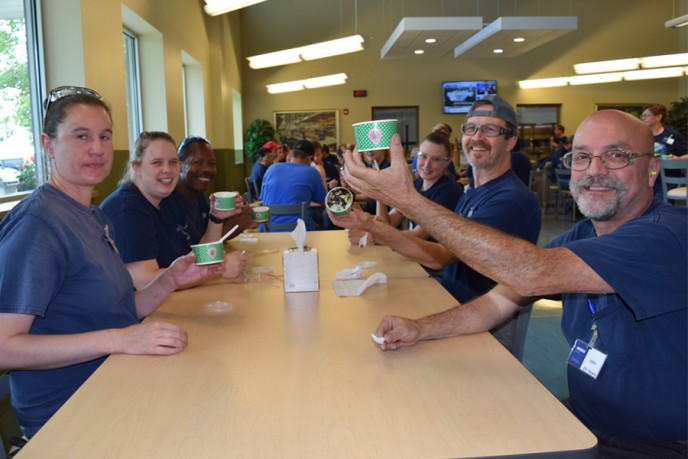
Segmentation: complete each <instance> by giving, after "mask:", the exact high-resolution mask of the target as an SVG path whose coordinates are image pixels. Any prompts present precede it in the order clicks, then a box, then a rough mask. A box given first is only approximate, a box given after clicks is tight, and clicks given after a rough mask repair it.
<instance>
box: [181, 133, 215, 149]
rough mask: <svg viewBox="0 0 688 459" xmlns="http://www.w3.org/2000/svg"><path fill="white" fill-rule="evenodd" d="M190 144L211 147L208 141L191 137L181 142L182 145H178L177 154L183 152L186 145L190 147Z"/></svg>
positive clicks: (198, 137)
mask: <svg viewBox="0 0 688 459" xmlns="http://www.w3.org/2000/svg"><path fill="white" fill-rule="evenodd" d="M192 143H204V144H206V145H208V146H211V144H210V141H209V140H208V139H206V138H204V137H200V136H191V137H187V138H186V139H184V140H182V143H180V144H179V148H177V153H181V152H182V150H184V149H185V148H186V147H187V146H188V145H191V144H192Z"/></svg>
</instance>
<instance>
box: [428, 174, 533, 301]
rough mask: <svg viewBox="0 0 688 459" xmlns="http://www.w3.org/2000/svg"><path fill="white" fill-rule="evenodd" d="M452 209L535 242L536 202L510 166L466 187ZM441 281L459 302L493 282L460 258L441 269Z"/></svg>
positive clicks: (483, 290) (483, 289) (487, 287)
mask: <svg viewBox="0 0 688 459" xmlns="http://www.w3.org/2000/svg"><path fill="white" fill-rule="evenodd" d="M454 211H455V212H456V213H457V214H459V215H461V216H462V217H466V218H469V219H471V220H475V221H477V222H478V223H482V224H483V225H487V226H490V227H492V228H496V229H498V230H501V231H503V232H505V233H508V234H511V235H512V236H517V237H520V238H523V239H525V240H527V241H530V242H532V243H533V244H536V243H537V239H538V236H539V234H540V225H541V212H540V203H539V202H538V199H537V197H536V196H535V193H533V192H532V191H530V190H529V189H528V188H527V187H526V186H525V185H524V184H523V182H521V180H519V178H518V177H516V174H514V172H513V171H512V170H511V169H509V170H508V171H507V172H506V173H504V174H503V175H501V176H500V177H497V178H496V179H494V180H490V181H489V182H487V183H485V184H483V185H481V186H479V187H478V188H469V189H468V191H466V193H464V195H463V196H462V197H461V199H459V202H458V204H457V205H456V209H455V210H454ZM441 282H442V285H443V286H444V288H446V289H447V290H448V291H449V293H451V294H452V295H453V296H454V298H456V299H457V300H458V301H459V302H461V303H465V302H466V301H469V300H471V299H473V298H475V297H476V296H478V295H482V294H483V293H485V292H487V291H488V290H490V289H491V288H492V287H494V285H495V281H493V280H492V279H490V278H488V277H485V276H483V275H482V274H480V273H479V272H477V271H475V270H474V269H472V268H471V267H469V266H467V265H465V264H463V263H462V262H460V261H456V262H454V263H451V264H449V265H447V266H446V267H445V268H444V269H443V270H442V280H441Z"/></svg>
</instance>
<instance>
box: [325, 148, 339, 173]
mask: <svg viewBox="0 0 688 459" xmlns="http://www.w3.org/2000/svg"><path fill="white" fill-rule="evenodd" d="M321 151H322V162H323V163H326V164H331V165H333V166H334V167H336V168H337V170H339V160H338V159H337V156H336V155H333V154H330V147H329V146H327V145H326V144H322V145H321ZM337 175H339V174H337Z"/></svg>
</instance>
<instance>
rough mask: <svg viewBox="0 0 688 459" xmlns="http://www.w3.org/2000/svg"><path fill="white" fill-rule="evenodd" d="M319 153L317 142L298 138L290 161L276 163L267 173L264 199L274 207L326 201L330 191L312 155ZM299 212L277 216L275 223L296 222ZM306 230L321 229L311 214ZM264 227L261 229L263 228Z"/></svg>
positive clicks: (288, 159) (271, 219)
mask: <svg viewBox="0 0 688 459" xmlns="http://www.w3.org/2000/svg"><path fill="white" fill-rule="evenodd" d="M314 154H315V150H314V148H313V144H312V143H311V142H310V141H308V140H299V141H297V142H296V143H295V144H294V146H293V148H292V150H291V152H290V154H289V158H287V162H286V163H278V164H273V165H272V166H271V167H270V168H269V169H268V171H267V173H266V174H265V181H264V182H263V191H262V193H261V195H260V199H261V200H262V201H263V203H264V204H265V205H266V206H268V207H270V206H271V205H274V204H277V205H287V204H297V203H299V202H308V203H311V202H313V203H316V204H324V203H325V195H326V193H327V192H326V190H325V186H324V185H323V180H322V178H321V176H320V173H318V171H317V170H316V169H315V168H313V167H311V165H310V164H311V158H312V157H313V155H314ZM298 218H299V216H298V215H273V216H271V218H270V221H271V222H272V223H295V222H296V220H297V219H298ZM307 220H308V221H306V222H304V223H305V224H306V229H307V230H309V231H312V230H315V229H317V227H316V224H315V221H314V220H313V218H312V217H311V215H310V213H309V215H308V217H307ZM262 229H263V228H261V230H262Z"/></svg>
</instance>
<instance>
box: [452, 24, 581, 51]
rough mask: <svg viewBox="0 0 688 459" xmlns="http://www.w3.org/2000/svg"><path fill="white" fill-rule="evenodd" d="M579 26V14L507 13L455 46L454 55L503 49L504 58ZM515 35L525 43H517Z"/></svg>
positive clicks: (533, 47) (539, 44)
mask: <svg viewBox="0 0 688 459" xmlns="http://www.w3.org/2000/svg"><path fill="white" fill-rule="evenodd" d="M577 28H578V18H577V17H576V16H504V17H500V18H497V19H496V20H494V21H493V22H491V23H490V24H488V25H487V26H485V28H484V29H482V30H481V31H480V32H478V33H476V34H475V35H473V36H472V37H470V38H469V39H468V40H466V41H464V42H463V43H461V44H460V45H458V46H457V47H456V48H454V57H455V58H456V57H459V56H464V57H468V58H472V57H489V56H490V55H492V53H490V51H491V50H493V49H495V48H501V49H503V50H504V57H515V56H518V55H520V54H523V53H525V52H528V51H531V50H533V49H535V48H537V47H538V46H541V45H544V44H545V43H548V42H550V41H552V40H554V39H555V38H559V37H561V36H562V35H564V34H567V33H569V32H571V31H573V30H576V29H577ZM514 38H523V39H524V41H525V42H526V44H525V45H524V44H523V42H521V43H519V44H514Z"/></svg>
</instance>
